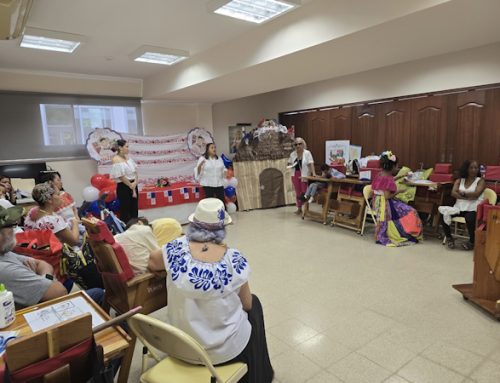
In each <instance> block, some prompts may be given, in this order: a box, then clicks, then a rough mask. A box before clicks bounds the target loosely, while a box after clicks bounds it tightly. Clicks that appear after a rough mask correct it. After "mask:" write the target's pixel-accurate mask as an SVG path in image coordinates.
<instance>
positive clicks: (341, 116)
mask: <svg viewBox="0 0 500 383" xmlns="http://www.w3.org/2000/svg"><path fill="white" fill-rule="evenodd" d="M352 109H353V108H352V107H349V106H347V107H343V108H337V109H332V110H330V134H331V138H330V139H331V140H350V139H351V112H352Z"/></svg>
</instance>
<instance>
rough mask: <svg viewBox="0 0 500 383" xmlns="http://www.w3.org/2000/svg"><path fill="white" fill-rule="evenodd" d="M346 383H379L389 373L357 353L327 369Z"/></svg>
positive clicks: (389, 373)
mask: <svg viewBox="0 0 500 383" xmlns="http://www.w3.org/2000/svg"><path fill="white" fill-rule="evenodd" d="M328 371H329V372H331V373H332V374H334V375H335V376H337V377H339V378H340V379H341V380H343V381H344V382H346V383H379V382H383V381H384V380H385V379H386V378H388V377H389V376H390V375H391V372H390V371H388V370H386V369H384V368H382V367H380V366H379V365H377V364H375V363H373V362H372V361H370V360H368V359H366V358H365V357H364V356H362V355H359V354H357V353H355V352H354V353H352V354H349V355H348V356H347V357H345V358H344V359H342V360H340V361H339V362H337V363H335V364H334V365H333V366H331V367H330V368H329V369H328Z"/></svg>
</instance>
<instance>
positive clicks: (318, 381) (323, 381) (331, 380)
mask: <svg viewBox="0 0 500 383" xmlns="http://www.w3.org/2000/svg"><path fill="white" fill-rule="evenodd" d="M306 383H343V382H342V381H341V380H340V379H339V378H337V377H336V376H334V375H332V374H330V373H328V372H327V371H321V372H320V373H319V374H318V375H314V376H313V377H312V378H311V379H309V380H308V381H307V382H306Z"/></svg>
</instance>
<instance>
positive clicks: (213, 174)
mask: <svg viewBox="0 0 500 383" xmlns="http://www.w3.org/2000/svg"><path fill="white" fill-rule="evenodd" d="M225 171H226V168H225V167H224V161H222V158H219V157H218V156H217V148H216V146H215V144H214V143H210V144H207V145H206V149H205V154H204V155H202V156H201V157H200V158H199V159H198V163H197V164H196V168H195V178H196V179H197V180H198V181H199V182H200V185H201V186H203V190H204V192H205V198H218V199H220V200H221V201H222V202H224V186H223V185H224V184H223V179H224V173H225Z"/></svg>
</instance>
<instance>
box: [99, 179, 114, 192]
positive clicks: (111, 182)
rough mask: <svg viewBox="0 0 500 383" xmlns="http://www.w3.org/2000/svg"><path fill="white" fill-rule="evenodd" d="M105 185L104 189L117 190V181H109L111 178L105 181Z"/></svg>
mask: <svg viewBox="0 0 500 383" xmlns="http://www.w3.org/2000/svg"><path fill="white" fill-rule="evenodd" d="M103 184H104V185H103V187H102V189H107V188H110V187H113V188H115V189H116V182H115V181H113V180H111V179H109V178H107V179H105V180H104V181H103ZM102 189H101V190H102Z"/></svg>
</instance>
